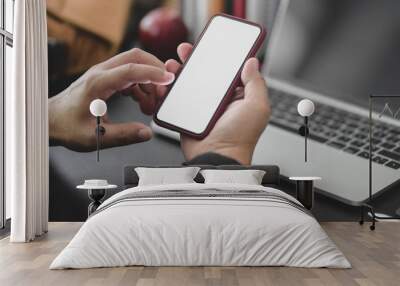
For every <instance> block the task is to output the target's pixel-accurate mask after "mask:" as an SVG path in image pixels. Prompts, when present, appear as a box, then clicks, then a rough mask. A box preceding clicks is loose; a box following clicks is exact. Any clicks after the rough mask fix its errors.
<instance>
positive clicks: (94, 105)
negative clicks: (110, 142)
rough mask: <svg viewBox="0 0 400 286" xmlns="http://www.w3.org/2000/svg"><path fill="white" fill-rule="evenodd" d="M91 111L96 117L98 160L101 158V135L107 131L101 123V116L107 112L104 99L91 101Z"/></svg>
mask: <svg viewBox="0 0 400 286" xmlns="http://www.w3.org/2000/svg"><path fill="white" fill-rule="evenodd" d="M89 109H90V113H91V114H92V115H93V116H95V117H96V146H97V162H99V160H100V135H104V134H105V133H106V129H105V128H104V127H103V126H101V125H100V118H101V117H102V116H103V115H104V114H106V112H107V104H106V103H105V101H104V100H101V99H95V100H93V101H92V102H91V103H90V106H89Z"/></svg>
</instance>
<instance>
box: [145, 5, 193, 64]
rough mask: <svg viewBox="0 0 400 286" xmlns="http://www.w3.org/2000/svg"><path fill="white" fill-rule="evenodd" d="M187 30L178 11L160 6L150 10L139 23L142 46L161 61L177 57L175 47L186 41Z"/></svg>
mask: <svg viewBox="0 0 400 286" xmlns="http://www.w3.org/2000/svg"><path fill="white" fill-rule="evenodd" d="M187 36H188V30H187V28H186V26H185V24H184V23H183V21H182V19H181V17H180V16H179V13H178V11H176V10H175V9H173V8H168V7H162V8H157V9H154V10H152V11H150V12H149V13H148V14H147V15H146V16H145V17H144V18H143V19H142V20H141V21H140V25H139V39H140V43H141V44H142V47H143V48H144V49H145V50H146V51H148V52H150V53H152V54H154V55H155V56H157V57H158V58H159V59H161V60H162V61H165V60H167V59H170V58H175V59H176V58H177V54H176V47H177V46H178V45H179V44H180V43H182V42H185V41H187Z"/></svg>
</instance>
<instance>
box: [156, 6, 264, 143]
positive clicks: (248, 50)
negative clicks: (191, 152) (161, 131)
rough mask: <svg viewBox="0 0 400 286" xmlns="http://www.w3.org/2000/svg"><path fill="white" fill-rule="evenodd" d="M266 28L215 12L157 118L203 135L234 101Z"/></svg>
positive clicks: (168, 125)
mask: <svg viewBox="0 0 400 286" xmlns="http://www.w3.org/2000/svg"><path fill="white" fill-rule="evenodd" d="M265 34H266V33H265V29H264V28H263V27H262V26H260V25H258V24H256V23H252V22H249V21H246V20H243V19H240V18H236V17H232V16H228V15H224V14H218V15H215V16H213V17H212V18H211V19H210V21H209V22H208V24H207V25H206V27H205V28H204V30H203V32H202V34H201V35H200V37H199V39H198V41H197V43H196V44H195V45H194V47H193V50H192V52H191V54H190V56H189V58H188V59H187V61H186V62H185V64H184V65H183V66H182V69H181V71H180V72H179V74H178V75H177V77H176V79H175V82H174V83H173V84H172V85H171V86H170V88H169V90H168V92H167V95H166V96H165V98H164V100H163V101H162V102H161V104H160V105H159V107H158V109H157V111H156V113H155V115H154V121H155V122H156V123H157V124H158V125H160V126H162V127H165V128H167V129H171V130H174V131H178V132H180V133H184V134H187V135H189V136H192V137H194V138H198V139H201V138H204V137H205V136H207V135H208V133H209V132H210V131H211V130H212V128H213V126H214V124H215V123H216V121H217V120H218V118H219V117H220V116H221V115H222V113H223V112H224V109H225V108H226V107H227V105H228V104H229V103H230V101H231V98H232V95H233V94H234V90H235V88H236V87H237V86H238V85H239V84H240V82H241V80H240V73H241V70H242V68H243V65H244V63H245V62H246V60H247V59H248V58H250V57H252V56H254V55H255V54H256V52H257V50H258V48H259V47H260V46H261V45H262V43H263V41H264V39H265Z"/></svg>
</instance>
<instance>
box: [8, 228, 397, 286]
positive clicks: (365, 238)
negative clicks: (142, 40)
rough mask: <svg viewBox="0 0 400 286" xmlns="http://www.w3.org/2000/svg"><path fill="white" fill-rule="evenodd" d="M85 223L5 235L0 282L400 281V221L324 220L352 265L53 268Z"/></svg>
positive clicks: (243, 285) (203, 284)
mask: <svg viewBox="0 0 400 286" xmlns="http://www.w3.org/2000/svg"><path fill="white" fill-rule="evenodd" d="M81 225H82V223H75V222H72V223H68V222H57V223H50V226H49V229H50V231H49V233H47V234H46V235H44V236H42V237H40V238H38V239H37V240H35V241H34V242H32V243H27V244H25V243H14V244H11V243H9V240H8V238H5V239H2V240H0V285H2V286H8V285H12V286H16V285H29V286H35V285H57V286H59V285H66V286H72V285H85V286H89V285H96V286H97V285H136V286H164V285H165V286H180V285H195V286H197V285H198V286H215V285H229V286H235V285H237V286H249V285H255V286H266V285H290V286H291V285H304V286H318V285H329V286H331V285H346V286H347V285H348V286H352V285H354V286H357V285H358V286H360V285H361V286H364V285H365V286H370V285H373V286H381V285H384V286H391V285H393V286H394V285H399V284H400V282H399V281H400V280H399V273H400V223H398V222H379V223H378V225H377V229H376V230H375V231H370V230H369V228H368V225H364V226H360V225H358V224H357V223H354V222H329V223H322V226H323V228H324V229H325V231H326V232H327V233H328V234H329V236H330V237H331V239H332V240H333V241H334V242H335V243H336V244H337V245H338V247H339V248H340V249H341V250H342V251H343V252H344V254H345V255H346V257H347V258H348V259H349V260H350V262H351V263H352V266H353V268H352V269H346V270H343V269H306V268H290V267H142V266H137V267H119V268H100V269H85V270H57V271H50V270H48V267H49V265H50V263H51V262H52V260H53V259H54V258H55V256H56V255H57V254H58V253H59V252H60V251H61V250H62V249H63V248H64V247H65V246H66V245H67V243H68V242H69V241H70V240H71V238H72V237H73V236H74V234H75V233H76V232H77V231H78V229H79V228H80V227H81Z"/></svg>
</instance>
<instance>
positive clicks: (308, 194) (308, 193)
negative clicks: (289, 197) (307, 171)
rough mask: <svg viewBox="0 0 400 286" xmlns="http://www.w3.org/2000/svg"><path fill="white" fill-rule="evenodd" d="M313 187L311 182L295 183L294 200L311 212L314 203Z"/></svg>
mask: <svg viewBox="0 0 400 286" xmlns="http://www.w3.org/2000/svg"><path fill="white" fill-rule="evenodd" d="M313 188H314V186H313V181H312V180H307V181H296V198H297V200H298V201H299V202H301V203H302V204H303V205H304V207H306V208H307V209H308V210H311V209H312V207H313V203H314V189H313Z"/></svg>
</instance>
